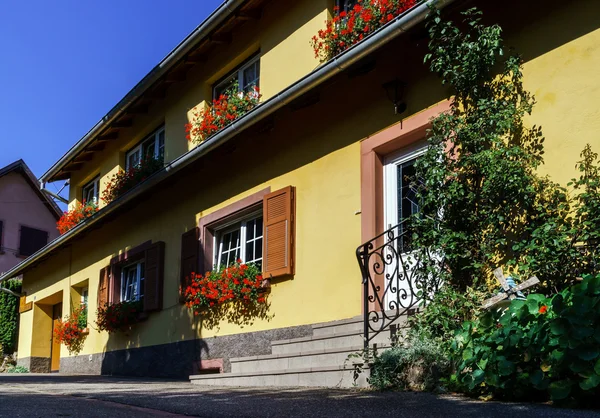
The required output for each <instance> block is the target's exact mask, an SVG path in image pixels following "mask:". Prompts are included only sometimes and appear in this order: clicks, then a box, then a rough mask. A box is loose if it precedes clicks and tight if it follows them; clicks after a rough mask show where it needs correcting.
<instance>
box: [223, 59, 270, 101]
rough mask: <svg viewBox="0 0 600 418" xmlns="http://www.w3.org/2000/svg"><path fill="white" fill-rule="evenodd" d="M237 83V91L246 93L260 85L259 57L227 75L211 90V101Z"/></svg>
mask: <svg viewBox="0 0 600 418" xmlns="http://www.w3.org/2000/svg"><path fill="white" fill-rule="evenodd" d="M236 81H237V83H238V90H239V91H240V92H245V93H248V92H250V91H252V89H253V88H254V86H256V87H258V86H259V83H260V57H258V56H256V57H254V58H252V59H251V60H249V61H248V62H247V63H245V64H244V65H242V66H241V67H240V68H238V69H237V70H235V71H234V72H232V73H231V74H229V75H228V76H227V77H225V78H224V79H223V80H222V81H220V82H219V83H217V84H216V85H215V86H214V88H213V99H215V100H216V99H218V98H219V97H220V96H221V95H222V94H224V93H225V92H226V91H227V90H229V89H230V88H231V86H232V85H233V84H234V83H235V82H236Z"/></svg>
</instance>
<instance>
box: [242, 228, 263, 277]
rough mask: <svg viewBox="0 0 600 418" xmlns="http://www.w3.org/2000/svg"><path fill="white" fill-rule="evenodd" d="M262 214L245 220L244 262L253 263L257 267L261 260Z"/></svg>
mask: <svg viewBox="0 0 600 418" xmlns="http://www.w3.org/2000/svg"><path fill="white" fill-rule="evenodd" d="M262 234H263V219H262V216H259V217H257V218H254V219H251V220H249V221H247V222H246V257H245V258H246V259H245V260H244V262H245V263H255V264H257V265H258V266H259V267H260V266H261V261H262V241H263V238H262Z"/></svg>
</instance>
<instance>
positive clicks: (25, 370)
mask: <svg viewBox="0 0 600 418" xmlns="http://www.w3.org/2000/svg"><path fill="white" fill-rule="evenodd" d="M6 373H29V369H28V368H27V367H23V366H13V367H9V368H8V369H6Z"/></svg>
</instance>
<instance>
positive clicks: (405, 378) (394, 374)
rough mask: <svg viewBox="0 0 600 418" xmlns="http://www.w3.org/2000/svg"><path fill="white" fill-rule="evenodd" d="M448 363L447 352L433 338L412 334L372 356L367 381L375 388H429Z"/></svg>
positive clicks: (434, 386) (426, 389) (438, 379)
mask: <svg viewBox="0 0 600 418" xmlns="http://www.w3.org/2000/svg"><path fill="white" fill-rule="evenodd" d="M449 366H450V361H449V359H448V357H447V355H446V354H445V353H444V351H443V350H442V349H441V348H440V346H439V345H438V344H437V343H436V342H434V341H433V340H431V339H429V338H427V337H424V336H421V337H416V336H415V337H413V338H409V339H408V340H407V341H406V342H405V343H403V344H401V345H396V346H394V347H392V348H391V349H389V350H386V351H384V352H383V353H382V354H380V355H375V356H374V358H373V361H372V365H371V376H370V378H369V384H370V385H371V386H372V387H373V388H375V389H378V390H384V389H402V390H415V391H424V390H425V391H432V390H435V389H436V388H437V387H438V384H439V381H440V378H441V377H442V376H445V375H446V374H447V372H448V368H449Z"/></svg>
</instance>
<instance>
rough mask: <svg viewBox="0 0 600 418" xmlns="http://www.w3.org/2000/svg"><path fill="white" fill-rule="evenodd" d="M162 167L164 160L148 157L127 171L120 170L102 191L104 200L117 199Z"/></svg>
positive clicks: (109, 201)
mask: <svg viewBox="0 0 600 418" xmlns="http://www.w3.org/2000/svg"><path fill="white" fill-rule="evenodd" d="M162 168H163V162H162V160H160V159H155V158H148V159H145V160H141V161H140V162H139V163H138V164H136V165H134V166H131V167H130V168H129V169H128V170H127V171H123V170H121V171H119V172H118V173H117V174H115V175H113V176H112V177H111V179H110V180H109V182H108V183H107V184H106V188H105V189H104V190H103V191H102V200H103V201H104V203H106V204H109V203H111V202H113V201H115V200H116V199H118V198H119V197H121V196H123V195H124V194H125V193H127V192H128V191H129V190H131V189H133V188H134V187H136V186H137V185H138V184H140V183H141V182H143V181H144V180H146V179H147V178H148V177H150V176H151V175H152V174H154V173H156V172H157V171H158V170H160V169H162Z"/></svg>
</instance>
